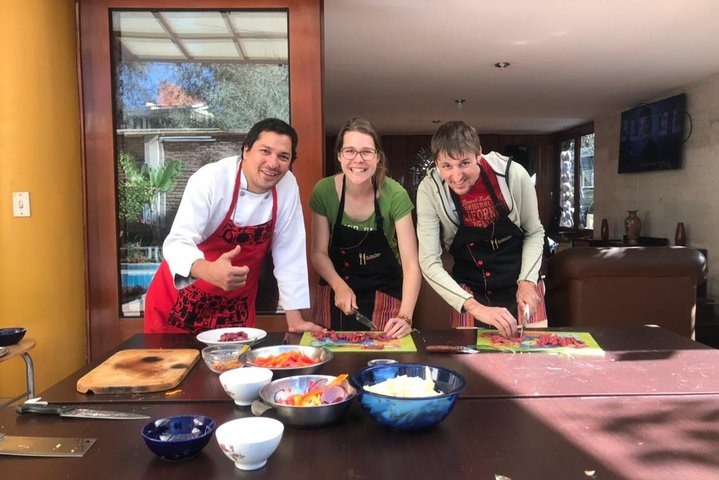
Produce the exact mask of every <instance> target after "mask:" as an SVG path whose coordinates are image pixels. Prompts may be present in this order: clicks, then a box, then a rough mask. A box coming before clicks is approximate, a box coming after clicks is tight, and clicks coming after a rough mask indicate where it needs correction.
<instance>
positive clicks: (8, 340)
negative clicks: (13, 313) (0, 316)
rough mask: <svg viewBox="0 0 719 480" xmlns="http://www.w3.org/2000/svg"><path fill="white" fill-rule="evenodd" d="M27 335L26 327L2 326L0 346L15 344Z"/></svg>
mask: <svg viewBox="0 0 719 480" xmlns="http://www.w3.org/2000/svg"><path fill="white" fill-rule="evenodd" d="M24 336H25V329H24V328H22V327H18V328H0V347H4V346H6V345H15V344H16V343H17V342H19V341H20V340H22V337H24Z"/></svg>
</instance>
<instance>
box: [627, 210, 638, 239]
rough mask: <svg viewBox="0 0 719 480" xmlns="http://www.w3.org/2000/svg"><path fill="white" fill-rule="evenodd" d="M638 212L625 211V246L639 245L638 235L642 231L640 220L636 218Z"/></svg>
mask: <svg viewBox="0 0 719 480" xmlns="http://www.w3.org/2000/svg"><path fill="white" fill-rule="evenodd" d="M637 211H638V210H627V213H628V214H629V215H627V218H625V219H624V233H625V234H626V235H627V245H639V234H640V233H641V231H642V219H641V218H639V217H638V216H637Z"/></svg>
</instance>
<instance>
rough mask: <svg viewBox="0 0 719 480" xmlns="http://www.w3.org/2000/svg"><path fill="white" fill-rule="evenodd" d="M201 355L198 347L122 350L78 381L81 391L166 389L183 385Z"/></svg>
mask: <svg viewBox="0 0 719 480" xmlns="http://www.w3.org/2000/svg"><path fill="white" fill-rule="evenodd" d="M199 358H200V352H199V351H198V350H194V349H135V350H122V351H119V352H117V353H116V354H114V355H113V356H111V357H110V358H108V359H107V360H105V361H104V362H102V363H101V364H100V365H98V366H97V367H95V368H94V369H93V370H92V371H90V372H89V373H88V374H86V375H85V376H83V377H82V378H81V379H80V380H78V381H77V391H78V392H80V393H88V392H93V393H142V392H162V391H164V390H169V389H171V388H174V387H176V386H177V385H179V384H180V382H181V381H182V379H184V378H185V376H187V374H188V373H189V372H190V370H191V369H192V367H193V366H194V365H195V363H197V360H198V359H199Z"/></svg>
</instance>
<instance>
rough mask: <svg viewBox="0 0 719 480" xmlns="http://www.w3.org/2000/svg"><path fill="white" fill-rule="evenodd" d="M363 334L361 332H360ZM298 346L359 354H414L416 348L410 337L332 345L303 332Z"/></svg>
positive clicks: (340, 342)
mask: <svg viewBox="0 0 719 480" xmlns="http://www.w3.org/2000/svg"><path fill="white" fill-rule="evenodd" d="M337 333H354V332H337ZM360 333H363V332H360ZM300 345H305V346H312V347H324V348H326V349H328V350H330V351H332V352H360V353H377V352H387V353H393V352H395V353H401V352H416V351H417V347H416V346H415V344H414V340H412V336H410V335H407V336H406V337H402V338H398V339H393V340H387V341H382V340H369V341H367V342H366V343H363V344H357V343H350V342H348V341H346V340H340V341H338V342H337V343H333V342H332V340H330V339H329V338H324V339H322V340H317V339H315V338H314V337H313V336H312V334H311V333H310V332H305V333H304V334H303V335H302V339H301V340H300Z"/></svg>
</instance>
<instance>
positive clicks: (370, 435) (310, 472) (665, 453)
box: [0, 395, 719, 480]
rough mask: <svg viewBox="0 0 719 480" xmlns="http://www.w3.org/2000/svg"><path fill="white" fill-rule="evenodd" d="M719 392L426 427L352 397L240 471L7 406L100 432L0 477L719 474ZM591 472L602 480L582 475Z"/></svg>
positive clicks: (38, 425) (491, 410)
mask: <svg viewBox="0 0 719 480" xmlns="http://www.w3.org/2000/svg"><path fill="white" fill-rule="evenodd" d="M718 400H719V397H717V396H716V395H698V396H681V395H668V396H652V397H646V396H626V397H619V396H617V397H601V398H594V397H592V398H577V397H573V398H561V397H557V398H524V399H515V400H511V399H484V400H483V399H460V400H459V401H458V402H457V404H456V406H455V409H454V410H453V411H452V413H451V414H450V415H449V417H447V419H445V421H444V422H442V423H440V424H439V425H437V426H436V427H435V428H433V429H431V430H429V431H425V432H422V433H415V434H409V433H400V432H394V431H391V430H388V429H385V428H382V427H380V426H378V425H376V424H375V423H374V422H372V420H370V418H369V417H368V416H367V415H366V413H365V412H363V411H362V410H361V408H360V407H359V405H358V403H356V402H355V404H354V405H353V407H352V409H351V410H350V412H349V415H348V416H347V418H345V419H344V420H343V421H342V422H340V423H338V424H336V425H332V426H327V427H323V428H316V429H293V428H286V429H285V433H284V436H283V439H282V442H281V443H280V446H279V448H278V450H277V451H276V452H275V453H274V454H273V455H272V456H271V457H270V459H269V461H268V463H267V466H266V467H264V468H262V469H260V470H257V471H254V472H242V471H239V470H236V469H235V468H234V465H233V463H232V462H231V461H230V460H229V459H227V458H226V457H225V456H224V454H223V453H222V452H221V451H220V449H219V447H218V446H217V441H216V439H214V438H213V439H212V440H211V441H210V443H209V444H208V445H207V447H205V449H204V450H203V451H202V453H200V455H199V456H197V457H195V458H193V459H191V460H187V461H184V462H179V463H168V462H163V461H161V460H159V459H157V458H156V457H154V455H153V454H152V453H151V452H150V451H149V450H148V449H147V448H146V446H145V445H144V443H143V440H142V438H141V437H140V429H141V428H142V425H143V424H144V421H142V420H137V421H113V420H105V421H103V420H82V419H62V418H58V417H46V416H29V415H16V414H15V413H14V412H13V411H12V410H11V409H8V408H6V409H4V410H2V411H0V425H2V430H3V431H4V432H5V433H7V434H9V435H29V436H36V435H38V436H73V437H75V436H78V437H93V438H97V442H96V443H95V445H94V446H93V447H92V448H91V449H90V450H89V451H88V452H87V453H86V454H85V456H84V457H83V458H26V457H0V465H1V466H2V467H1V468H2V477H3V478H8V479H20V478H42V479H54V478H68V479H82V480H84V479H100V478H101V479H148V480H149V479H155V478H172V479H176V480H180V479H191V480H198V479H229V478H254V479H311V478H318V479H385V478H386V479H406V478H415V479H435V478H446V479H450V478H451V479H459V478H468V479H469V478H471V479H489V480H493V479H494V478H495V477H494V475H495V474H501V475H505V476H507V477H509V478H511V479H512V480H520V479H533V480H536V479H551V480H556V479H591V478H596V479H600V480H609V479H652V480H661V479H692V480H698V479H716V478H717V474H719V455H717V445H719V423H718V422H717V418H718V417H719V413H718V409H717V404H718ZM136 407H137V408H136V410H138V411H143V412H145V413H147V414H148V415H151V416H152V417H153V418H157V417H161V416H166V415H174V414H183V413H201V414H204V415H209V416H211V417H212V418H214V419H215V421H217V422H218V423H223V422H225V421H228V420H231V419H234V418H239V417H243V416H247V415H250V413H249V411H248V410H247V409H243V408H239V407H235V406H234V405H233V404H231V403H230V402H225V403H220V402H211V403H208V402H202V403H192V402H183V403H165V404H157V403H142V404H138V405H136ZM585 471H594V472H595V477H590V476H587V475H585V473H584V472H585Z"/></svg>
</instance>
